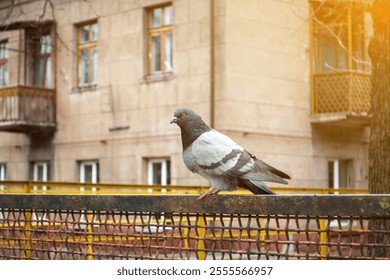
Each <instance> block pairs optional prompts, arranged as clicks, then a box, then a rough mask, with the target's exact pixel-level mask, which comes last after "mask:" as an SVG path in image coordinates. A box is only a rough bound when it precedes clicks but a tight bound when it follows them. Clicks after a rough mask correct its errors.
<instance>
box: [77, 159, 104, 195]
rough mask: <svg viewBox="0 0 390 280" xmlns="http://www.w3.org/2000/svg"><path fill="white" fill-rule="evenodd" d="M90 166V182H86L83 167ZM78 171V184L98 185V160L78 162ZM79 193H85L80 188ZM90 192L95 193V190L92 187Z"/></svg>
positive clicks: (83, 189)
mask: <svg viewBox="0 0 390 280" xmlns="http://www.w3.org/2000/svg"><path fill="white" fill-rule="evenodd" d="M87 166H92V181H91V182H89V181H88V182H87V181H86V180H85V167H87ZM78 170H79V182H80V183H91V184H96V183H99V175H100V170H99V161H98V160H80V161H78ZM80 191H82V192H83V191H85V188H84V187H80ZM91 191H92V192H96V191H97V188H95V187H93V188H92V189H91Z"/></svg>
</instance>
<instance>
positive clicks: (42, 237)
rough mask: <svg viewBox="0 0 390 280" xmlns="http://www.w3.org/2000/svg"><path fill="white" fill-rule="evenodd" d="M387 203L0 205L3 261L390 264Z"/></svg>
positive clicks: (37, 198)
mask: <svg viewBox="0 0 390 280" xmlns="http://www.w3.org/2000/svg"><path fill="white" fill-rule="evenodd" d="M389 201H390V196H383V195H382V196H369V195H360V196H355V195H354V196H233V195H230V196H222V195H219V196H215V197H210V199H206V201H198V200H197V197H196V196H157V195H156V196H104V195H100V196H97V195H96V196H89V195H88V196H87V195H84V196H83V195H2V196H0V205H2V207H3V208H0V246H1V247H0V258H1V259H66V260H67V259H389V258H390V204H389ZM337 213H338V214H337Z"/></svg>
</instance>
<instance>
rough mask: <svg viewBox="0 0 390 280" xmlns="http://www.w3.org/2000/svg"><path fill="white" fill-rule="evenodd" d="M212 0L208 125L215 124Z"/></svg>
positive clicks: (212, 12)
mask: <svg viewBox="0 0 390 280" xmlns="http://www.w3.org/2000/svg"><path fill="white" fill-rule="evenodd" d="M214 9H215V6H214V0H210V126H211V127H213V128H214V126H215V63H214V62H215V38H214V36H215V30H214V28H215V22H214Z"/></svg>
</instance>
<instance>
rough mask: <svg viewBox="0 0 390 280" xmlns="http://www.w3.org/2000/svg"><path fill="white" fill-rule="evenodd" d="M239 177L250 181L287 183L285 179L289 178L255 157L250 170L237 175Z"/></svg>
mask: <svg viewBox="0 0 390 280" xmlns="http://www.w3.org/2000/svg"><path fill="white" fill-rule="evenodd" d="M238 177H239V178H240V179H246V180H251V181H267V182H274V183H279V184H288V182H287V181H286V180H285V179H291V178H290V176H288V175H287V174H285V173H283V172H282V171H280V170H278V169H276V168H274V167H272V166H270V165H268V164H266V163H265V162H264V161H261V160H259V159H255V164H254V166H253V168H252V170H251V171H249V172H247V173H244V174H242V175H240V176H238Z"/></svg>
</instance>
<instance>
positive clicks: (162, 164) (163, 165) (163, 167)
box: [148, 159, 171, 186]
mask: <svg viewBox="0 0 390 280" xmlns="http://www.w3.org/2000/svg"><path fill="white" fill-rule="evenodd" d="M170 183H171V161H170V160H169V159H149V160H148V184H149V185H163V186H165V185H169V184H170Z"/></svg>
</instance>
